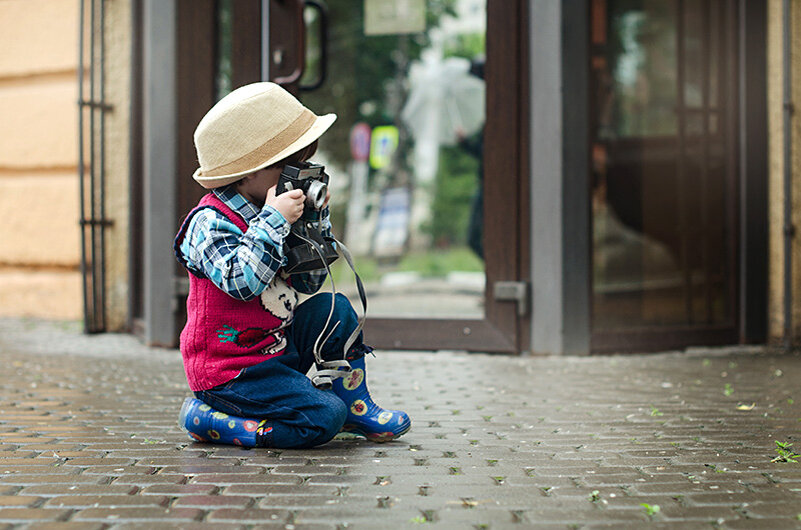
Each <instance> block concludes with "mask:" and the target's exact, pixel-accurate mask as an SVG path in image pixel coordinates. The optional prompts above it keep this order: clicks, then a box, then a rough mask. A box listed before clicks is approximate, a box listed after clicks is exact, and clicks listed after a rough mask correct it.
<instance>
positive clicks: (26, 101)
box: [0, 0, 82, 319]
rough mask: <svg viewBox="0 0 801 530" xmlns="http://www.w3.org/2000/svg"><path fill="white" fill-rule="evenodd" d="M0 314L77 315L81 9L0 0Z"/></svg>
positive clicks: (50, 0) (41, 0)
mask: <svg viewBox="0 0 801 530" xmlns="http://www.w3.org/2000/svg"><path fill="white" fill-rule="evenodd" d="M0 49H2V50H3V53H2V54H0V116H2V120H0V126H1V127H2V142H0V211H3V212H4V217H5V222H4V225H5V226H4V230H3V245H2V249H1V250H0V316H33V317H45V318H53V319H77V318H80V316H81V308H82V298H81V289H80V273H79V264H80V240H79V229H78V219H79V198H78V180H77V158H78V150H77V106H76V101H77V62H78V61H77V59H78V3H77V2H65V1H63V0H0Z"/></svg>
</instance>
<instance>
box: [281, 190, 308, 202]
mask: <svg viewBox="0 0 801 530" xmlns="http://www.w3.org/2000/svg"><path fill="white" fill-rule="evenodd" d="M284 193H285V194H286V196H287V197H289V198H290V199H296V200H297V199H302V198H303V190H289V191H285V192H284ZM282 195H283V194H282Z"/></svg>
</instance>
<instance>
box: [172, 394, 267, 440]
mask: <svg viewBox="0 0 801 530" xmlns="http://www.w3.org/2000/svg"><path fill="white" fill-rule="evenodd" d="M178 424H179V425H180V426H181V428H182V429H184V430H186V431H187V432H188V433H189V436H190V437H192V438H193V439H195V440H197V441H198V442H215V443H221V444H230V445H241V446H243V447H261V446H263V443H261V442H262V439H263V438H264V436H266V435H267V434H269V433H270V431H272V427H270V426H269V425H268V423H267V421H266V420H262V421H258V420H252V419H247V418H240V417H238V416H230V415H228V414H226V413H224V412H220V411H218V410H214V409H213V408H211V407H210V406H209V405H206V404H205V403H203V402H202V401H200V400H199V399H195V398H186V399H185V400H184V404H183V406H181V414H180V416H179V418H178Z"/></svg>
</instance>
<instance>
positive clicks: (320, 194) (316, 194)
mask: <svg viewBox="0 0 801 530" xmlns="http://www.w3.org/2000/svg"><path fill="white" fill-rule="evenodd" d="M327 193H328V186H326V185H325V184H323V183H322V182H320V181H319V180H313V181H311V182H309V189H308V190H306V204H307V205H308V206H311V207H312V208H314V209H315V210H320V209H322V207H323V204H325V196H326V194H327Z"/></svg>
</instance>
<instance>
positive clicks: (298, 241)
mask: <svg viewBox="0 0 801 530" xmlns="http://www.w3.org/2000/svg"><path fill="white" fill-rule="evenodd" d="M298 189H299V190H302V191H303V193H304V194H305V195H306V202H305V205H304V208H303V214H302V215H301V216H300V218H299V219H298V220H297V221H295V223H293V224H292V229H291V230H290V232H289V235H288V236H287V237H286V239H285V240H284V255H285V256H286V257H287V264H286V265H285V266H284V271H286V272H287V273H289V274H299V273H302V272H310V271H316V270H320V269H325V268H326V267H327V266H328V265H329V264H331V263H332V262H333V261H334V260H336V259H337V257H338V254H337V251H336V248H335V247H334V244H333V243H334V239H333V238H329V237H325V236H323V234H322V233H321V232H320V226H319V225H320V210H322V209H323V205H324V204H325V197H326V195H327V193H328V175H327V174H326V173H325V167H324V166H322V165H320V164H314V163H310V162H297V163H291V164H287V165H285V166H284V169H283V170H282V171H281V176H280V177H278V185H277V186H276V189H275V194H276V195H280V194H282V193H285V192H287V191H290V190H298Z"/></svg>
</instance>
